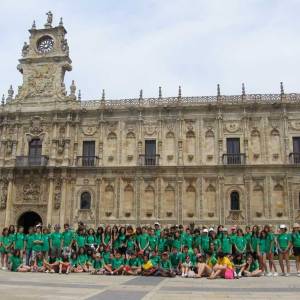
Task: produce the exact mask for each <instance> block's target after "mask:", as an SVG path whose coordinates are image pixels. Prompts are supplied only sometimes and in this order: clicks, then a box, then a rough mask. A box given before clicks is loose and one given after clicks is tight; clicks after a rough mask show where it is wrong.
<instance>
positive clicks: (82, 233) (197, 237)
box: [0, 222, 300, 279]
mask: <svg viewBox="0 0 300 300" xmlns="http://www.w3.org/2000/svg"><path fill="white" fill-rule="evenodd" d="M0 254H1V267H2V270H7V269H9V270H11V271H14V272H46V273H65V274H69V273H70V272H74V273H81V272H88V273H90V274H95V275H100V274H107V275H143V276H164V277H174V276H176V275H177V276H182V277H194V278H201V277H207V278H209V279H215V278H220V277H221V278H226V279H233V278H240V277H242V276H245V277H254V276H255V277H257V276H264V275H265V276H278V275H279V274H278V270H277V266H276V264H275V261H274V259H277V257H278V259H279V265H280V271H281V275H284V276H289V275H290V258H291V257H292V256H293V258H294V259H295V261H296V271H297V275H298V276H299V277H300V225H299V224H297V223H295V224H294V225H293V227H292V230H290V231H289V230H288V228H287V226H286V225H283V224H282V225H280V226H279V228H273V227H272V226H270V225H265V226H263V227H259V226H257V225H254V226H252V227H250V226H246V228H245V229H244V230H243V229H242V228H241V227H238V226H232V227H231V228H230V229H229V230H228V229H227V228H225V227H224V226H222V225H219V226H218V227H217V228H213V227H211V228H209V227H205V226H203V227H201V228H200V227H196V226H195V225H194V224H190V226H182V225H179V226H178V225H174V226H166V227H162V226H161V225H160V224H159V223H155V224H154V226H142V227H136V228H134V227H133V226H131V225H126V226H116V225H114V226H110V225H107V226H105V227H104V226H99V227H98V228H97V229H96V231H95V230H94V229H93V228H88V227H87V226H86V225H85V224H83V223H82V222H80V223H78V229H77V230H76V231H75V230H73V229H72V228H70V226H69V224H64V228H63V229H62V230H61V228H60V226H59V225H55V226H54V228H53V230H52V228H51V226H49V227H43V226H42V224H38V225H36V226H34V227H30V228H29V229H28V233H24V228H23V227H21V226H19V227H18V228H17V229H16V228H15V226H14V225H11V226H9V227H8V228H4V229H3V230H2V235H1V236H0Z"/></svg>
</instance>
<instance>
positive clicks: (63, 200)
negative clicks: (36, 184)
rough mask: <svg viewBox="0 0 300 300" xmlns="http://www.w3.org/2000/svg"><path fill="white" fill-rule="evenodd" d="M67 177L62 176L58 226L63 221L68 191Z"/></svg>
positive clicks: (61, 224)
mask: <svg viewBox="0 0 300 300" xmlns="http://www.w3.org/2000/svg"><path fill="white" fill-rule="evenodd" d="M67 188H68V179H67V177H66V176H63V178H62V195H61V203H60V214H59V223H60V226H63V224H64V221H65V213H66V199H67V192H68V189H67Z"/></svg>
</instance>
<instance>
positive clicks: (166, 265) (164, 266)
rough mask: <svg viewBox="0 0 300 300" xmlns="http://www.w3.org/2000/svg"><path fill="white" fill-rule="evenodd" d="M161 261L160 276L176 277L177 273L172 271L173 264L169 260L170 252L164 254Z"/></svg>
mask: <svg viewBox="0 0 300 300" xmlns="http://www.w3.org/2000/svg"><path fill="white" fill-rule="evenodd" d="M161 258H162V259H161V261H160V268H159V270H160V275H161V276H163V277H175V276H176V273H175V272H174V271H173V270H172V264H171V262H170V260H169V256H168V252H164V253H163V254H162V256H161Z"/></svg>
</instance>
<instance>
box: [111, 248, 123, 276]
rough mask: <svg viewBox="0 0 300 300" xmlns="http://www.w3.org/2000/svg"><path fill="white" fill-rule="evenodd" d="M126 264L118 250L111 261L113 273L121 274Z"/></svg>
mask: <svg viewBox="0 0 300 300" xmlns="http://www.w3.org/2000/svg"><path fill="white" fill-rule="evenodd" d="M124 266H125V262H124V258H123V257H122V255H121V253H120V252H119V251H117V252H116V254H115V256H114V258H113V259H112V262H111V270H112V271H111V275H121V274H122V273H123V269H124Z"/></svg>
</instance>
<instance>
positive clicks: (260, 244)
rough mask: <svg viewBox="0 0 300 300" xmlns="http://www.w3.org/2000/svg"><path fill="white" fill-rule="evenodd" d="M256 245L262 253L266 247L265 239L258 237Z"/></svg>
mask: <svg viewBox="0 0 300 300" xmlns="http://www.w3.org/2000/svg"><path fill="white" fill-rule="evenodd" d="M258 247H259V251H260V253H262V254H264V253H266V250H267V247H266V239H259V242H258Z"/></svg>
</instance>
